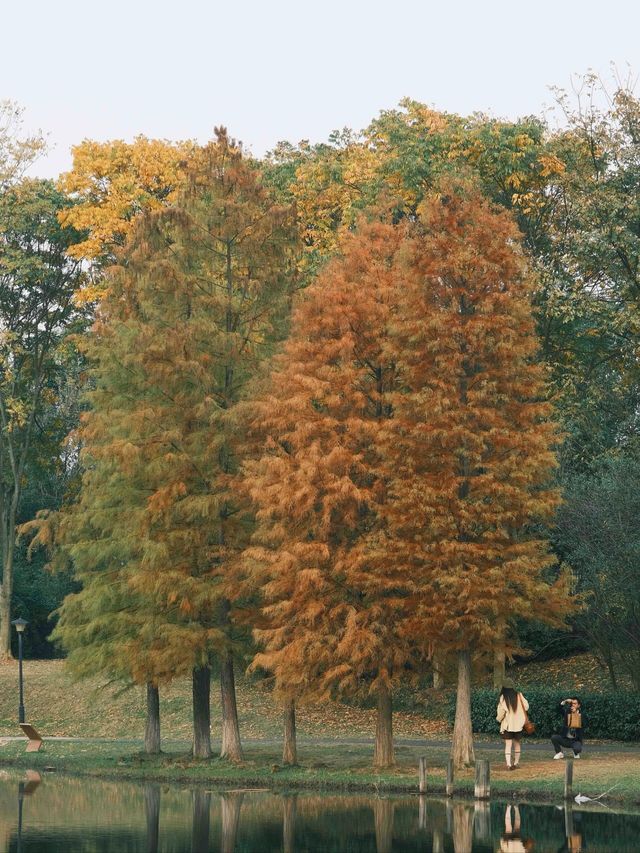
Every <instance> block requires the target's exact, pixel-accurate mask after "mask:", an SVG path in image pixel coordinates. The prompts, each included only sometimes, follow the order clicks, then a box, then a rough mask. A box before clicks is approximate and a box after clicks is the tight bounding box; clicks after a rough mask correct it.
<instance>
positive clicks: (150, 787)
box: [144, 784, 160, 853]
mask: <svg viewBox="0 0 640 853" xmlns="http://www.w3.org/2000/svg"><path fill="white" fill-rule="evenodd" d="M144 811H145V817H146V823H147V853H158V838H159V833H160V785H156V784H146V785H145V786H144Z"/></svg>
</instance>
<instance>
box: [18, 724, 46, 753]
mask: <svg viewBox="0 0 640 853" xmlns="http://www.w3.org/2000/svg"><path fill="white" fill-rule="evenodd" d="M20 728H21V729H22V731H23V732H24V733H25V734H26V736H27V737H28V738H29V743H28V744H27V752H37V751H38V750H39V749H40V747H41V746H42V735H41V734H40V733H39V732H38V730H37V729H34V727H33V726H32V725H31V723H20Z"/></svg>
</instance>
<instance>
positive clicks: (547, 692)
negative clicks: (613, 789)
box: [449, 687, 640, 741]
mask: <svg viewBox="0 0 640 853" xmlns="http://www.w3.org/2000/svg"><path fill="white" fill-rule="evenodd" d="M523 692H524V695H525V696H526V698H527V699H528V700H529V716H530V718H531V720H532V721H533V722H534V723H535V724H536V734H535V736H536V737H550V736H551V735H552V734H553V733H554V732H557V731H560V727H561V725H562V714H561V712H560V702H561V701H562V700H563V699H566V698H568V696H570V695H576V694H575V692H574V693H573V694H571V693H570V692H567V691H564V692H561V691H558V690H557V689H556V688H548V687H529V688H527V689H526V690H524V691H523ZM577 695H578V698H579V699H580V702H581V703H582V709H583V718H584V719H583V722H584V737H585V740H588V739H590V738H610V739H612V740H624V741H640V694H639V693H613V692H610V693H583V692H582V691H578V693H577ZM498 696H499V692H498V691H495V690H489V689H479V690H474V691H473V692H472V694H471V722H472V724H473V730H474V732H478V733H482V734H495V735H497V734H498V731H499V727H498V723H497V722H496V706H497V703H498ZM454 716H455V696H453V697H452V700H451V704H450V706H449V722H450V723H453V719H454Z"/></svg>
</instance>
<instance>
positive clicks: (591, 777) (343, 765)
mask: <svg viewBox="0 0 640 853" xmlns="http://www.w3.org/2000/svg"><path fill="white" fill-rule="evenodd" d="M165 749H166V750H167V751H166V752H165V753H164V754H162V755H160V756H146V755H143V754H141V753H139V752H138V751H136V747H134V746H133V745H132V744H131V743H124V742H118V741H111V742H94V743H89V742H69V741H49V742H48V743H46V745H45V749H44V750H43V751H41V752H40V753H36V754H29V755H27V754H25V753H24V743H23V742H16V741H11V742H8V743H7V742H4V743H3V744H2V746H1V747H0V766H4V767H16V768H24V769H27V768H30V769H37V770H42V771H44V769H45V768H54V769H55V772H58V773H60V772H62V773H72V774H76V775H78V774H88V775H92V776H99V777H104V778H119V779H126V780H130V781H136V780H145V781H160V782H166V783H174V784H206V785H208V786H211V787H218V788H229V787H249V788H252V787H263V788H270V789H273V790H280V791H283V790H291V791H295V790H334V791H335V790H340V791H371V792H376V793H380V792H399V793H400V792H403V793H417V764H418V758H419V756H421V755H426V756H427V762H428V767H429V770H428V790H429V792H430V793H432V794H442V793H444V775H445V771H444V768H445V765H446V761H447V759H448V757H449V752H448V748H447V747H444V746H435V745H430V744H429V743H428V742H426V743H425V742H423V743H414V744H410V745H406V744H404V745H399V746H398V749H397V764H396V766H395V767H394V768H392V769H390V770H385V771H383V772H379V773H378V772H375V771H374V770H373V768H372V767H371V757H372V752H371V746H370V745H368V744H354V743H346V744H345V743H326V742H323V743H322V744H317V743H306V744H305V743H303V744H301V747H300V750H299V752H300V756H299V760H300V762H301V763H300V766H299V767H283V766H282V765H281V754H280V747H279V744H276V743H273V744H271V743H256V742H250V743H248V744H246V746H245V760H244V761H243V762H242V763H241V764H238V765H236V764H231V763H229V762H227V761H222V760H220V759H218V758H213V759H211V760H208V761H195V760H193V759H192V758H191V757H190V756H189V754H188V752H187V745H186V744H178V743H175V742H174V743H167V744H165ZM477 757H478V758H488V759H489V760H490V761H491V785H492V795H493V796H497V797H508V798H512V797H515V798H516V799H518V800H520V801H525V800H532V801H535V800H539V801H550V802H556V803H558V802H561V801H562V795H563V784H564V762H558V761H552V760H550V757H549V754H548V753H547V752H546V751H545V752H535V753H534V751H533V750H529V751H528V752H527V753H525V754H524V757H523V763H522V766H521V768H520V769H519V770H518V771H515V772H508V771H506V770H505V769H504V768H503V766H502V760H501V756H500V755H499V753H497V752H496V751H495V749H491V748H490V746H489V744H482V743H480V744H478V748H477ZM48 772H53V771H48ZM638 779H640V751H638V750H630V749H627V750H621V751H619V752H616V753H615V754H613V755H607V754H606V753H604V754H592V755H587V756H586V757H585V758H583V759H581V761H580V762H575V766H574V792H575V793H576V794H577V793H578V792H581V793H583V794H586V795H587V796H592V797H593V796H597V795H599V794H601V793H602V792H603V791H607V790H608V789H609V788H612V789H613V790H611V792H610V794H608V795H607V798H606V803H608V804H609V805H614V804H618V805H622V804H623V805H627V806H632V805H640V786H639V784H638ZM473 783H474V771H473V770H472V769H468V770H465V771H461V772H460V773H459V774H458V775H457V778H456V782H455V787H456V795H457V796H472V794H473Z"/></svg>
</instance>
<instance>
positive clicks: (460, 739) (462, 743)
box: [451, 648, 475, 768]
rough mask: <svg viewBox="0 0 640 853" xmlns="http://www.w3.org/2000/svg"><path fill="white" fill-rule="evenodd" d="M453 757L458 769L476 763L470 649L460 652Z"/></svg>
mask: <svg viewBox="0 0 640 853" xmlns="http://www.w3.org/2000/svg"><path fill="white" fill-rule="evenodd" d="M451 757H452V758H453V763H454V766H455V767H456V768H461V767H468V766H469V765H471V764H473V763H474V761H475V756H474V752H473V729H472V727H471V652H470V651H469V649H468V648H467V649H462V650H461V651H460V652H458V691H457V693H456V718H455V722H454V724H453V744H452V747H451Z"/></svg>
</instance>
